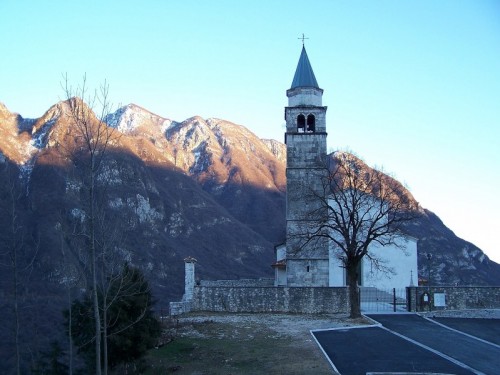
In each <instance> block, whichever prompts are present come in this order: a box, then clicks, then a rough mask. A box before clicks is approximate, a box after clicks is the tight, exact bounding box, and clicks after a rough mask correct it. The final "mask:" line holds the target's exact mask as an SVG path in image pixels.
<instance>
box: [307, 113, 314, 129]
mask: <svg viewBox="0 0 500 375" xmlns="http://www.w3.org/2000/svg"><path fill="white" fill-rule="evenodd" d="M315 131H316V119H315V118H314V115H313V114H310V115H308V116H307V132H308V133H314V132H315Z"/></svg>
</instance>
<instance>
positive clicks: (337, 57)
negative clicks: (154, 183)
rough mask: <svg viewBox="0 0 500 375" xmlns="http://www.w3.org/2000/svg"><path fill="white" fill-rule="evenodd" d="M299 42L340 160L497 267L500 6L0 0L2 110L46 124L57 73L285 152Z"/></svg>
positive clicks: (492, 0) (483, 1) (473, 1)
mask: <svg viewBox="0 0 500 375" xmlns="http://www.w3.org/2000/svg"><path fill="white" fill-rule="evenodd" d="M302 33H305V34H306V37H309V39H308V40H306V48H307V52H308V55H309V59H310V61H311V64H312V67H313V69H314V71H315V74H316V78H317V80H318V83H319V85H320V87H322V88H323V89H324V90H325V94H324V97H323V103H324V105H327V106H328V112H327V128H328V132H329V141H328V142H329V148H330V150H335V149H349V150H351V151H354V152H355V153H356V154H358V155H359V156H360V157H362V158H364V159H365V161H367V162H368V163H369V164H370V165H372V166H373V165H377V166H383V167H384V169H385V170H386V171H389V172H392V173H393V174H395V176H396V177H397V178H398V179H400V180H401V181H403V182H406V183H407V184H408V186H409V187H410V190H411V191H412V193H413V194H414V195H415V197H416V199H417V200H419V201H420V202H421V204H422V205H423V206H424V207H425V208H428V209H430V210H432V211H434V212H435V213H436V214H438V215H439V216H440V217H441V218H442V219H443V221H444V222H445V224H446V225H448V226H449V227H450V228H451V229H452V230H453V231H454V232H455V233H456V234H457V235H458V236H460V237H462V238H464V239H466V240H469V241H471V242H473V243H475V244H476V245H478V246H479V247H480V248H481V249H482V250H483V251H485V252H486V253H487V255H489V256H490V258H492V259H494V260H496V261H497V262H500V246H499V245H498V235H497V231H498V230H499V224H500V220H499V217H498V213H499V212H500V203H499V198H500V197H499V190H500V189H499V187H500V130H499V129H500V1H497V0H440V1H436V0H421V1H409V0H408V1H399V0H393V1H383V0H380V1H371V0H368V1H333V0H329V1H314V0H311V1H307V2H305V1H290V0H288V1H273V0H267V1H264V0H263V1H259V0H253V1H234V0H231V1H221V0H219V1H218V0H210V1H189V0H183V1H167V0H143V1H126V0H122V1H105V0H100V1H67V0H65V1H59V0H52V1H49V0H47V1H35V0H33V1H27V0H2V1H0V38H1V39H0V40H1V45H2V46H3V48H2V54H1V59H0V101H1V102H3V103H4V104H5V105H6V106H7V107H8V108H9V109H10V110H11V111H14V112H18V113H20V114H21V115H22V116H24V117H39V116H41V115H42V114H43V113H44V112H45V111H46V110H47V109H48V108H49V107H50V106H51V105H53V104H54V103H56V102H57V101H59V100H61V99H62V98H63V97H64V93H63V91H62V89H61V86H60V83H61V76H62V74H63V73H68V76H69V78H70V81H71V82H72V83H74V84H77V83H79V82H80V81H81V78H82V76H83V74H84V73H86V74H87V77H88V81H89V84H90V85H91V86H92V87H97V86H98V85H99V84H100V83H102V82H103V81H104V80H107V82H108V83H109V85H110V94H111V100H112V101H113V103H115V105H118V104H128V103H136V104H138V105H140V106H142V107H145V108H146V109H148V110H150V111H152V112H155V113H157V114H159V115H161V116H163V117H167V118H170V119H173V120H177V121H182V120H184V119H186V118H188V117H191V116H193V115H200V116H202V117H205V118H208V117H218V118H223V119H226V120H230V121H233V122H236V123H239V124H242V125H244V126H246V127H247V128H249V129H250V130H252V131H254V132H255V133H256V134H257V135H259V136H260V137H262V138H275V139H278V140H280V141H282V140H283V132H284V120H283V107H284V106H285V105H286V103H287V98H286V96H285V91H286V89H287V88H289V87H290V84H291V81H292V78H293V74H294V71H295V67H296V64H297V61H298V58H299V54H300V49H301V42H300V41H299V40H298V39H297V38H298V37H299V36H300V35H301V34H302Z"/></svg>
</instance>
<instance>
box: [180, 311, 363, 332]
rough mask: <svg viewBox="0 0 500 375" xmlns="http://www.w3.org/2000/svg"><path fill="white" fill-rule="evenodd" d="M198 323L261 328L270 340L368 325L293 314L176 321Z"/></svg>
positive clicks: (209, 316) (337, 316) (336, 317)
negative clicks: (272, 334) (272, 336)
mask: <svg viewBox="0 0 500 375" xmlns="http://www.w3.org/2000/svg"><path fill="white" fill-rule="evenodd" d="M200 323H232V324H236V325H238V326H242V325H243V326H244V325H245V324H248V325H249V326H250V325H251V326H256V325H261V326H262V327H263V328H264V329H269V330H270V331H272V332H274V337H283V336H291V337H297V336H302V335H303V334H307V335H309V331H310V330H316V329H328V328H336V327H349V326H353V325H363V324H370V322H369V321H368V320H365V319H363V318H362V319H354V320H353V319H349V317H348V315H347V314H324V315H299V314H297V315H295V314H223V313H221V314H209V313H205V314H201V313H196V314H193V315H192V316H190V315H187V316H184V317H181V318H179V324H180V325H181V326H183V327H186V328H187V327H189V326H190V325H196V324H200ZM192 333H193V332H192V331H191V330H189V329H186V332H183V330H182V329H181V330H180V331H178V334H181V335H183V334H186V335H191V334H192Z"/></svg>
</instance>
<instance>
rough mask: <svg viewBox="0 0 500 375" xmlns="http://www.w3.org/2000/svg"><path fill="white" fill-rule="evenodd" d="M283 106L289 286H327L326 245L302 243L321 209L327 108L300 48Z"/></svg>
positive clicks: (321, 240) (316, 241) (321, 241)
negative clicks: (284, 105)
mask: <svg viewBox="0 0 500 375" xmlns="http://www.w3.org/2000/svg"><path fill="white" fill-rule="evenodd" d="M286 96H287V97H288V106H287V107H285V120H286V133H285V143H286V150H287V168H286V177H287V195H286V236H287V238H286V279H287V282H286V284H287V285H288V286H328V282H329V270H328V243H327V241H326V240H323V239H318V240H315V241H312V242H311V243H309V244H307V245H304V242H305V237H304V233H305V231H306V228H308V222H310V221H311V214H312V213H313V212H317V210H318V209H319V208H321V207H320V202H319V201H318V199H315V198H314V192H317V193H321V190H322V176H324V173H325V160H326V137H327V133H326V118H325V117H326V109H327V107H325V106H323V104H322V96H323V90H322V89H321V88H319V86H318V82H317V81H316V77H315V76H314V72H313V70H312V67H311V64H310V62H309V58H308V56H307V53H306V49H305V47H304V46H302V52H301V54H300V58H299V63H298V65H297V69H296V71H295V75H294V77H293V81H292V85H291V87H290V89H288V90H287V92H286Z"/></svg>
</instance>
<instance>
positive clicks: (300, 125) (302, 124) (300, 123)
mask: <svg viewBox="0 0 500 375" xmlns="http://www.w3.org/2000/svg"><path fill="white" fill-rule="evenodd" d="M297 131H298V132H299V133H305V131H306V117H305V116H304V115H298V116H297Z"/></svg>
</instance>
